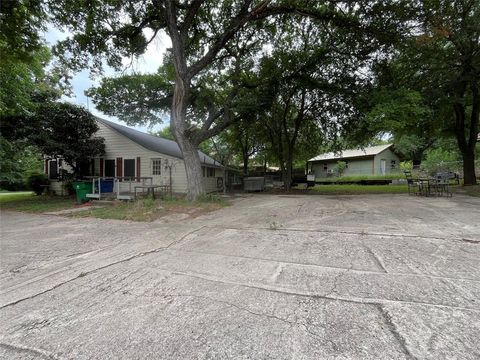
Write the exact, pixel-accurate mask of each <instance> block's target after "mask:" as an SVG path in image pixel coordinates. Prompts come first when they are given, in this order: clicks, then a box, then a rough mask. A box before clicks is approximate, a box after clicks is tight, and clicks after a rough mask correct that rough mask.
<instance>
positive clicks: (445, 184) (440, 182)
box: [433, 173, 452, 196]
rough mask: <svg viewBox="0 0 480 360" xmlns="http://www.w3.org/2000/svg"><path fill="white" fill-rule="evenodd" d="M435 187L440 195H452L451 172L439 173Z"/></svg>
mask: <svg viewBox="0 0 480 360" xmlns="http://www.w3.org/2000/svg"><path fill="white" fill-rule="evenodd" d="M433 187H434V190H435V193H436V195H438V196H444V195H445V196H452V192H451V191H450V176H449V173H437V175H436V176H435V182H434V185H433Z"/></svg>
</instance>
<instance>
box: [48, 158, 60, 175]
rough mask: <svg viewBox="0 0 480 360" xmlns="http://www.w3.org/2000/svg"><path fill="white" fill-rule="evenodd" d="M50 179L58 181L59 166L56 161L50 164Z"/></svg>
mask: <svg viewBox="0 0 480 360" xmlns="http://www.w3.org/2000/svg"><path fill="white" fill-rule="evenodd" d="M48 178H49V179H58V165H57V161H56V160H50V162H49V163H48Z"/></svg>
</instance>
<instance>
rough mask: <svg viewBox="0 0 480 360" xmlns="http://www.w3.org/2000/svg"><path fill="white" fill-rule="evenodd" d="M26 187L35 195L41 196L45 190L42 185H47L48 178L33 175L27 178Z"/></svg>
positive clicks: (43, 175) (38, 174)
mask: <svg viewBox="0 0 480 360" xmlns="http://www.w3.org/2000/svg"><path fill="white" fill-rule="evenodd" d="M26 185H27V186H28V187H29V188H30V189H32V190H33V191H34V192H35V194H37V195H42V193H43V191H44V190H45V188H44V187H43V186H42V185H48V178H47V176H46V175H45V174H41V173H34V174H31V175H29V176H28V177H27V181H26Z"/></svg>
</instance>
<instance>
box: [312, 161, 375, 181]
mask: <svg viewBox="0 0 480 360" xmlns="http://www.w3.org/2000/svg"><path fill="white" fill-rule="evenodd" d="M339 161H346V162H347V163H348V167H347V168H346V169H345V172H344V173H343V175H372V174H373V158H370V159H347V160H344V159H339V160H334V161H332V160H330V161H322V162H315V163H312V165H311V166H312V167H311V169H312V172H313V173H314V174H315V177H316V178H324V177H327V176H328V170H331V171H332V172H333V175H335V176H336V175H337V174H336V167H337V163H338V162H339ZM325 165H326V166H327V170H325Z"/></svg>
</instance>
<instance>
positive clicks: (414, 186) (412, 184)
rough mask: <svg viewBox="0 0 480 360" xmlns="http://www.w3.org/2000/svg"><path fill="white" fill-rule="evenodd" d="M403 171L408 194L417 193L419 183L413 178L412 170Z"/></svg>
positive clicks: (418, 191)
mask: <svg viewBox="0 0 480 360" xmlns="http://www.w3.org/2000/svg"><path fill="white" fill-rule="evenodd" d="M403 173H404V174H405V178H406V179H407V185H408V195H412V194H413V195H419V194H420V184H419V183H418V181H415V180H414V179H413V176H412V172H411V171H410V170H405V171H404V172H403Z"/></svg>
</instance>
